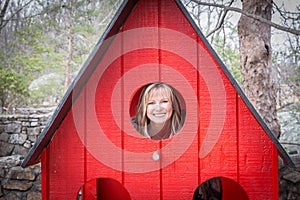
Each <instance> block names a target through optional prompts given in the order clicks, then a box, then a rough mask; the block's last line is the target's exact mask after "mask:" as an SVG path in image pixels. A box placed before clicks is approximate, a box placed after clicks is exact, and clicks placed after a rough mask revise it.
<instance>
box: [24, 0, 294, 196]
mask: <svg viewBox="0 0 300 200" xmlns="http://www.w3.org/2000/svg"><path fill="white" fill-rule="evenodd" d="M157 81H160V82H164V83H167V84H169V85H171V86H173V87H174V88H175V89H176V91H177V95H178V98H179V100H180V106H181V108H183V109H185V111H186V117H185V121H184V124H183V127H182V129H181V131H180V132H179V133H177V134H176V135H175V136H173V137H172V138H170V139H165V140H151V139H148V138H145V137H143V136H142V135H141V134H139V133H138V132H137V131H136V130H135V129H134V127H133V126H132V123H131V117H132V116H134V115H135V110H136V105H137V99H138V98H139V93H140V91H141V89H142V88H143V87H144V86H145V85H147V84H149V83H153V82H157ZM278 153H279V155H280V156H281V157H282V159H283V160H284V161H285V162H286V163H287V164H290V165H293V163H292V161H291V160H290V158H289V156H288V155H287V154H286V153H285V151H284V149H283V148H282V146H281V145H280V143H279V142H278V141H277V139H276V138H275V137H274V136H273V134H272V133H271V131H270V130H269V128H268V127H267V126H266V124H265V123H264V122H263V120H262V119H261V117H260V116H259V115H258V114H257V112H256V111H255V109H254V108H253V106H252V105H251V104H250V102H249V100H248V99H247V98H246V97H245V95H244V94H243V92H242V90H241V89H240V87H239V86H238V84H237V83H236V81H235V80H234V79H233V77H232V75H231V74H230V73H229V71H228V70H227V68H226V67H225V66H224V64H223V63H222V62H221V60H220V59H219V57H218V56H217V54H216V53H215V51H214V50H213V49H212V47H211V46H210V45H209V43H208V42H207V40H206V39H205V37H204V36H203V35H202V33H201V32H200V30H199V29H198V28H197V26H196V25H195V23H194V22H193V20H192V19H191V17H190V16H189V14H188V12H187V11H186V10H185V8H184V6H183V5H182V3H181V2H180V1H179V0H140V1H137V0H128V1H125V2H124V3H123V4H122V5H121V7H120V9H119V11H118V12H117V13H116V15H115V17H114V18H113V20H112V22H111V23H110V25H109V27H108V28H107V30H106V31H105V33H104V34H103V36H102V37H101V39H100V41H99V43H98V44H97V45H96V47H95V49H94V51H93V53H92V54H91V56H90V58H89V59H88V60H87V62H86V63H85V65H84V67H83V68H82V70H81V71H80V72H79V74H78V76H77V78H76V79H75V81H74V82H73V84H72V85H71V87H70V88H69V90H68V91H67V93H66V95H65V97H64V98H63V100H62V102H61V103H60V105H59V106H58V108H57V110H56V111H55V113H54V115H53V117H52V119H51V120H50V122H49V123H48V125H47V127H46V128H45V129H44V131H43V133H42V134H41V136H40V138H39V139H38V141H37V143H36V144H35V145H34V147H33V148H32V149H31V151H30V152H29V154H28V156H27V157H26V158H25V160H24V162H23V163H22V166H23V167H26V166H30V165H33V164H35V163H38V162H39V161H40V160H41V165H42V197H43V199H138V200H140V199H193V196H194V194H195V193H197V190H198V189H197V188H198V186H199V185H201V184H202V183H203V182H205V181H207V180H210V179H212V178H215V177H221V182H222V189H223V193H222V196H223V199H264V200H266V199H278V176H277V171H278V169H277V161H278Z"/></svg>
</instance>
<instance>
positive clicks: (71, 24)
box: [65, 0, 73, 91]
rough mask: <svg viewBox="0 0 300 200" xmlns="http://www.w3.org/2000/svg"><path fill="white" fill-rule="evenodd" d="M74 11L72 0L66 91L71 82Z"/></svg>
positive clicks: (69, 7)
mask: <svg viewBox="0 0 300 200" xmlns="http://www.w3.org/2000/svg"><path fill="white" fill-rule="evenodd" d="M72 11H73V5H72V0H70V2H69V6H68V21H69V29H68V56H67V60H66V72H65V73H66V77H65V91H66V90H67V89H68V87H69V85H70V83H71V61H72V45H73V43H72V42H73V39H72V34H73V33H72V30H73V21H72Z"/></svg>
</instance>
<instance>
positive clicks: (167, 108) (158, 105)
mask: <svg viewBox="0 0 300 200" xmlns="http://www.w3.org/2000/svg"><path fill="white" fill-rule="evenodd" d="M172 113H173V109H172V102H171V100H170V97H169V96H168V95H164V94H162V92H155V93H153V95H151V97H150V98H149V100H148V101H147V117H148V118H149V119H150V121H151V122H153V123H156V124H164V123H165V122H166V121H168V120H169V119H170V118H171V116H172Z"/></svg>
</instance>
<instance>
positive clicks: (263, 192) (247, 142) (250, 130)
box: [238, 98, 278, 199]
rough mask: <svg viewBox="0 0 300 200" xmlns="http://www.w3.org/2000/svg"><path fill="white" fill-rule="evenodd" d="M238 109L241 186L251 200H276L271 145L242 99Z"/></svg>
mask: <svg viewBox="0 0 300 200" xmlns="http://www.w3.org/2000/svg"><path fill="white" fill-rule="evenodd" d="M238 105H239V111H238V117H239V125H238V126H239V161H240V162H239V180H240V184H241V185H242V186H243V187H244V188H245V190H246V192H247V193H248V195H249V199H275V196H276V195H275V194H274V191H273V189H274V184H276V185H277V184H278V183H275V182H276V181H275V180H277V179H276V177H277V176H275V177H274V171H273V169H274V168H273V166H272V165H273V163H274V159H277V157H275V158H274V157H273V156H274V154H273V153H274V152H273V150H274V148H273V144H272V141H271V140H270V139H269V138H268V136H267V134H266V133H265V132H264V130H263V129H262V127H261V126H260V125H259V123H258V122H257V121H256V119H255V118H254V116H253V115H252V114H251V113H250V111H249V109H248V108H247V107H246V105H245V103H244V102H243V101H242V100H241V99H240V98H239V99H238Z"/></svg>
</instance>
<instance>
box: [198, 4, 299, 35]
mask: <svg viewBox="0 0 300 200" xmlns="http://www.w3.org/2000/svg"><path fill="white" fill-rule="evenodd" d="M192 1H193V2H195V3H197V4H199V5H204V6H214V7H218V8H223V9H224V10H225V11H227V12H228V11H234V12H237V13H241V14H243V15H245V16H247V17H250V18H252V19H256V20H258V21H260V22H263V23H266V24H268V25H270V26H271V27H273V28H276V29H278V30H281V31H285V32H288V33H292V34H295V35H300V31H298V30H295V29H291V28H288V27H285V26H281V25H279V24H276V23H274V22H271V21H269V20H267V19H265V18H263V17H260V16H257V15H254V14H251V13H248V12H245V11H243V10H242V9H239V8H235V7H230V6H225V5H220V4H215V3H206V2H201V1H200V0H192ZM224 14H225V13H224Z"/></svg>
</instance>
